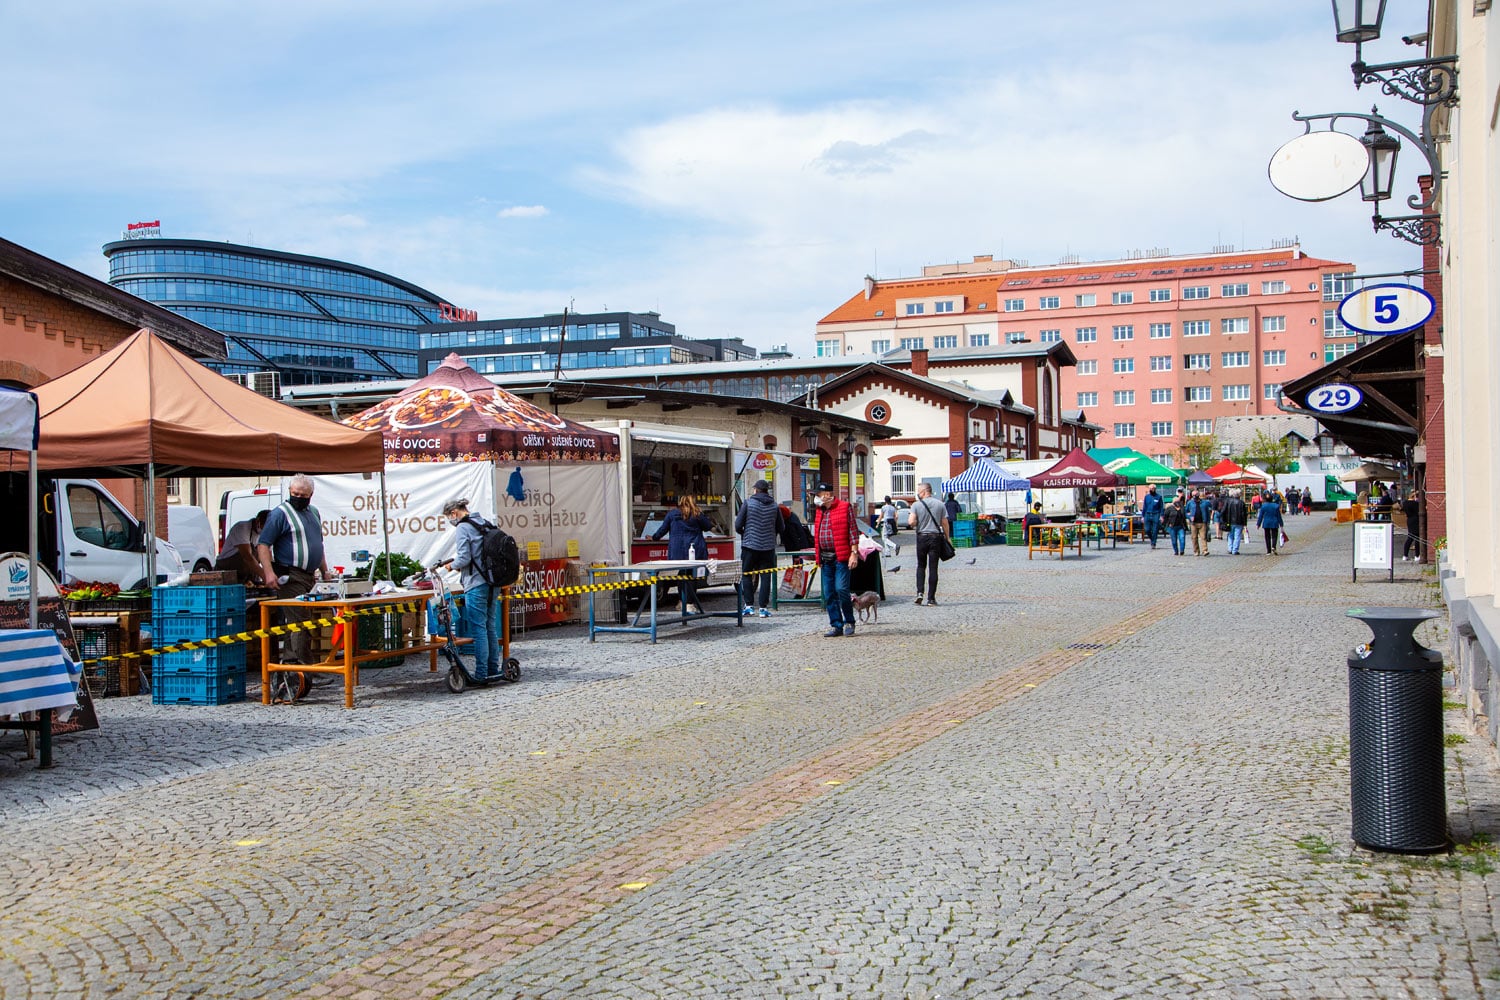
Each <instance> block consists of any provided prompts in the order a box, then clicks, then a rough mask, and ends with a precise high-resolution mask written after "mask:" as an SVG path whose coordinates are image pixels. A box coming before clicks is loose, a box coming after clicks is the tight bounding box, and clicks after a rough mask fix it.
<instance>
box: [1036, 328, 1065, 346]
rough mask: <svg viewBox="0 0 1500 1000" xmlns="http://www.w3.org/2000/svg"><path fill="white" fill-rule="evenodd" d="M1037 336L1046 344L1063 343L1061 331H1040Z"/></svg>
mask: <svg viewBox="0 0 1500 1000" xmlns="http://www.w3.org/2000/svg"><path fill="white" fill-rule="evenodd" d="M1036 336H1037V339H1038V340H1040V341H1041V342H1042V343H1044V344H1060V343H1062V331H1061V330H1040V331H1038V332H1037V335H1036Z"/></svg>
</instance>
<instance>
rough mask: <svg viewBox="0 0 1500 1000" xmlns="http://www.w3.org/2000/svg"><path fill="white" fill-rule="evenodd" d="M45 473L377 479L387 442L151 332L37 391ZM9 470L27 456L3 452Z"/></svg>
mask: <svg viewBox="0 0 1500 1000" xmlns="http://www.w3.org/2000/svg"><path fill="white" fill-rule="evenodd" d="M32 391H33V393H34V394H35V395H36V399H37V403H38V407H39V409H40V428H41V429H40V446H39V448H38V454H37V467H38V468H40V469H44V470H48V471H55V472H62V471H67V472H71V473H74V474H75V475H97V476H111V475H122V474H123V475H140V474H142V473H143V472H144V471H145V469H146V467H147V466H148V465H155V466H156V470H157V472H159V473H161V474H163V475H194V476H202V475H222V474H228V473H237V472H373V471H377V470H379V469H380V468H381V466H382V464H383V461H384V458H383V455H382V449H381V443H380V435H378V434H371V433H368V432H365V431H358V430H354V429H353V428H349V427H342V426H340V425H338V424H336V423H334V422H333V421H331V420H325V419H323V418H322V417H315V416H313V415H312V414H309V413H303V412H302V411H301V410H297V409H294V408H292V407H290V406H286V405H285V404H282V403H278V402H277V401H276V400H274V399H267V398H266V397H265V396H262V395H261V394H260V393H258V392H252V391H251V390H249V389H246V388H245V387H244V386H241V385H237V384H235V383H234V382H231V381H229V379H227V378H224V377H223V376H222V375H219V374H217V373H215V372H213V371H210V370H209V369H207V368H205V367H204V366H202V365H200V364H199V363H198V362H196V361H194V360H193V359H192V358H190V357H188V356H187V355H186V354H183V353H182V352H181V351H178V350H177V349H176V348H174V347H173V346H172V345H171V344H168V343H167V342H166V341H165V340H162V339H161V338H160V337H158V336H156V334H155V333H153V332H152V331H151V330H146V329H142V330H138V331H136V333H135V334H134V335H133V336H131V337H130V338H129V339H127V340H125V341H124V342H123V343H121V344H120V345H119V346H118V347H116V348H115V349H114V350H112V351H110V352H109V353H107V354H102V355H100V356H99V357H97V358H95V359H94V360H93V361H90V362H89V363H88V364H86V365H83V366H82V367H79V368H75V369H73V370H72V371H70V372H68V373H67V374H65V375H61V376H59V377H57V378H55V379H53V380H52V381H51V382H47V383H45V384H43V385H39V386H37V387H36V388H35V389H34V390H32ZM0 462H3V463H4V465H3V469H4V471H9V472H21V471H24V470H25V469H26V456H25V454H24V453H21V452H17V451H6V452H0Z"/></svg>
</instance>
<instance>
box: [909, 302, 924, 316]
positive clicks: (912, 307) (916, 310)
mask: <svg viewBox="0 0 1500 1000" xmlns="http://www.w3.org/2000/svg"><path fill="white" fill-rule="evenodd" d="M926 311H927V303H925V302H908V303H907V304H906V315H908V316H920V315H922V314H923V313H924V312H926Z"/></svg>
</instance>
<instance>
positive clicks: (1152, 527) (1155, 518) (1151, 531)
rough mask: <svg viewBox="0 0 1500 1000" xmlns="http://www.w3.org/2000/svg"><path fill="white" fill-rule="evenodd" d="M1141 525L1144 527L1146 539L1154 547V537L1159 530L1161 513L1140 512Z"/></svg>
mask: <svg viewBox="0 0 1500 1000" xmlns="http://www.w3.org/2000/svg"><path fill="white" fill-rule="evenodd" d="M1141 527H1142V528H1144V529H1145V532H1146V540H1147V541H1149V542H1150V543H1151V547H1152V548H1153V549H1154V548H1156V537H1157V535H1158V534H1160V532H1161V515H1160V514H1142V515H1141Z"/></svg>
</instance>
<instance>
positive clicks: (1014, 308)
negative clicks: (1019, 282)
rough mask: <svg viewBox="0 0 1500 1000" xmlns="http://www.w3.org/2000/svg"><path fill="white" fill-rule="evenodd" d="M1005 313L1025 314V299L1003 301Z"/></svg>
mask: <svg viewBox="0 0 1500 1000" xmlns="http://www.w3.org/2000/svg"><path fill="white" fill-rule="evenodd" d="M1005 311H1006V312H1008V313H1018V312H1025V311H1026V300H1025V299H1006V300H1005Z"/></svg>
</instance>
